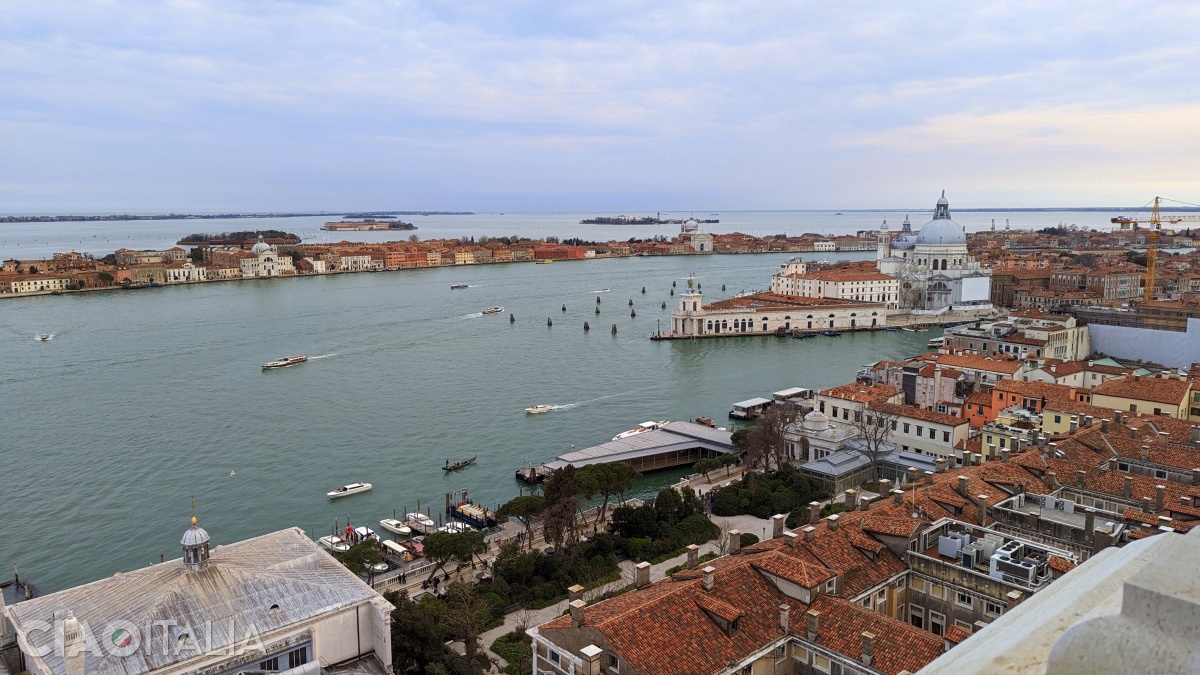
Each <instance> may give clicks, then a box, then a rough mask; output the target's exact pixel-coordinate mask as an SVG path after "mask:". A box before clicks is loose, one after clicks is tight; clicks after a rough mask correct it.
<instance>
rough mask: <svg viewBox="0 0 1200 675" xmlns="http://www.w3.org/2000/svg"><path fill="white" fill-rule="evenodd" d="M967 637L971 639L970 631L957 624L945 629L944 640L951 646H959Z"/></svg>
mask: <svg viewBox="0 0 1200 675" xmlns="http://www.w3.org/2000/svg"><path fill="white" fill-rule="evenodd" d="M969 637H971V631H969V630H967V629H966V628H963V627H962V626H959V625H958V624H955V625H953V626H947V627H946V640H948V641H949V642H951V643H953V644H956V645H960V644H962V643H963V640H966V639H967V638H969Z"/></svg>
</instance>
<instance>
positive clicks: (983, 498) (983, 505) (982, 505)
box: [975, 495, 988, 527]
mask: <svg viewBox="0 0 1200 675" xmlns="http://www.w3.org/2000/svg"><path fill="white" fill-rule="evenodd" d="M975 500H976V503H977V505H978V507H979V526H980V527H987V506H988V496H987V495H979V496H978V497H976V498H975Z"/></svg>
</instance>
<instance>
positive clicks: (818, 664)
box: [813, 652, 829, 673]
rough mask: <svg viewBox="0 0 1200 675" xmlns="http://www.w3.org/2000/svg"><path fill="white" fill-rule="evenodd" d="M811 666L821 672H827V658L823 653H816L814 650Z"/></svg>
mask: <svg viewBox="0 0 1200 675" xmlns="http://www.w3.org/2000/svg"><path fill="white" fill-rule="evenodd" d="M813 668H815V669H817V670H818V671H820V672H822V673H828V672H829V658H828V657H826V656H824V655H821V654H817V653H816V652H814V653H813Z"/></svg>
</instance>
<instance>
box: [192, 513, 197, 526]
mask: <svg viewBox="0 0 1200 675" xmlns="http://www.w3.org/2000/svg"><path fill="white" fill-rule="evenodd" d="M195 526H196V516H192V527H195Z"/></svg>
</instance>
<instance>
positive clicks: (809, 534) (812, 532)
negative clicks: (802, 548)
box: [803, 525, 817, 541]
mask: <svg viewBox="0 0 1200 675" xmlns="http://www.w3.org/2000/svg"><path fill="white" fill-rule="evenodd" d="M803 532H804V541H812V540H814V539H816V538H817V534H816V532H817V528H815V527H813V526H812V525H809V526H808V527H806V528H804V530H803Z"/></svg>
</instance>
